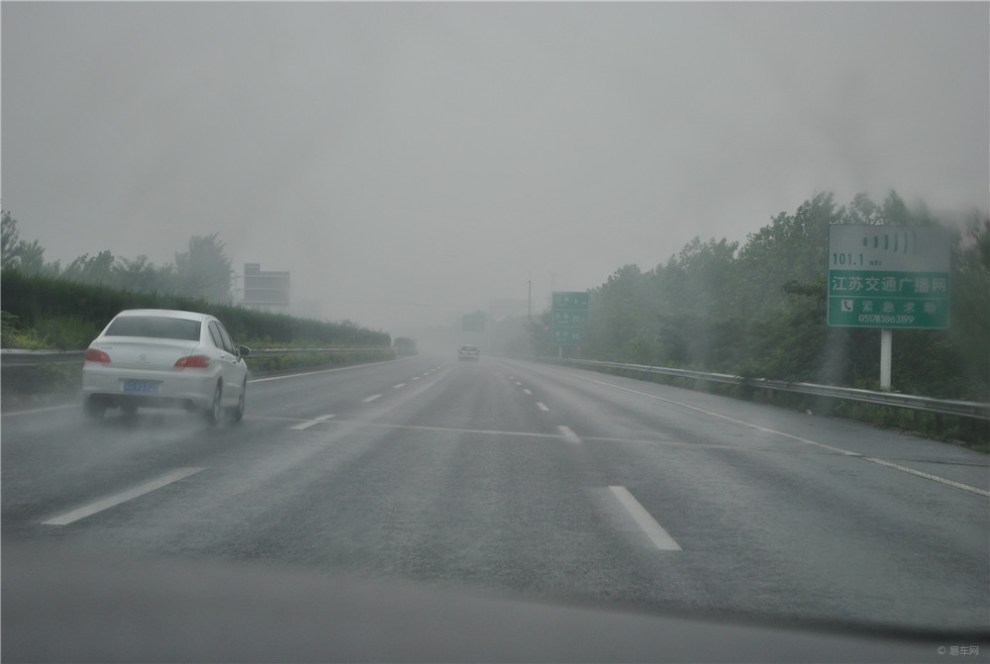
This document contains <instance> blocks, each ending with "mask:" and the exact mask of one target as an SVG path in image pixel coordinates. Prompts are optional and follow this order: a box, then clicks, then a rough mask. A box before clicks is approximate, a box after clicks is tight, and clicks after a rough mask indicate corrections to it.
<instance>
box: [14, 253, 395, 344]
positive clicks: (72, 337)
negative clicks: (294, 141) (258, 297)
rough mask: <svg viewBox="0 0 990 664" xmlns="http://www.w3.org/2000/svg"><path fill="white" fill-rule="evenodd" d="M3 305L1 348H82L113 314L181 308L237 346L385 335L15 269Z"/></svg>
mask: <svg viewBox="0 0 990 664" xmlns="http://www.w3.org/2000/svg"><path fill="white" fill-rule="evenodd" d="M0 279H2V281H0V303H2V306H3V312H4V316H3V321H2V323H3V325H2V329H3V338H2V345H3V346H4V347H7V348H12V347H20V348H24V347H35V348H57V349H64V350H77V349H82V348H85V347H86V346H87V345H88V344H89V342H90V341H91V340H92V339H93V338H94V337H95V336H96V335H97V334H99V332H100V331H101V330H102V329H103V328H104V326H106V324H107V323H108V322H109V321H110V319H111V318H113V316H115V315H116V314H117V313H118V312H119V311H122V310H124V309H142V308H148V309H182V310H187V311H199V312H203V313H209V314H211V315H214V316H216V317H217V318H219V319H220V320H221V321H223V324H224V325H225V326H226V327H227V329H228V330H229V331H230V333H231V335H232V336H233V337H234V339H235V340H237V342H238V343H246V344H248V345H252V344H255V345H259V346H261V345H271V346H291V345H297V346H305V345H312V346H319V347H341V348H346V347H355V346H358V347H383V348H387V347H390V346H391V338H390V336H389V335H388V333H386V332H381V331H373V330H369V329H367V328H363V327H360V326H358V325H355V324H354V323H351V322H349V321H345V322H342V323H329V322H324V321H318V320H312V319H304V318H296V317H293V316H288V315H285V314H276V313H268V312H262V311H255V310H252V309H245V308H243V307H237V306H232V305H217V304H209V303H207V302H204V301H202V300H192V299H189V298H182V297H177V296H174V295H160V294H149V293H138V292H131V291H126V290H114V289H108V288H101V287H99V286H92V285H88V284H81V283H76V282H71V281H66V280H63V279H57V278H52V277H45V276H26V275H23V274H21V273H20V272H18V271H16V270H10V269H8V270H4V271H3V273H2V275H0Z"/></svg>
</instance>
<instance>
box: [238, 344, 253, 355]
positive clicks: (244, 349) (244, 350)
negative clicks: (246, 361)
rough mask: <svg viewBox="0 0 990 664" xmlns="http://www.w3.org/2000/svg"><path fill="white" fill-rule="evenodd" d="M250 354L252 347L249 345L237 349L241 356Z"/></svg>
mask: <svg viewBox="0 0 990 664" xmlns="http://www.w3.org/2000/svg"><path fill="white" fill-rule="evenodd" d="M250 354H251V349H250V348H248V347H247V346H241V347H240V348H238V349H237V355H238V356H240V357H247V356H248V355H250Z"/></svg>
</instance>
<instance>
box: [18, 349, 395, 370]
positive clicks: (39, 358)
mask: <svg viewBox="0 0 990 664" xmlns="http://www.w3.org/2000/svg"><path fill="white" fill-rule="evenodd" d="M374 350H390V349H389V348H386V347H384V346H381V347H375V348H258V349H255V348H252V349H251V354H250V355H249V356H248V357H252V356H269V355H291V354H293V353H342V354H343V353H362V352H366V351H374ZM84 352H85V351H81V350H67V351H60V350H18V349H10V348H2V349H0V363H2V366H4V367H32V366H38V365H41V364H71V363H75V362H82V359H83V353H84Z"/></svg>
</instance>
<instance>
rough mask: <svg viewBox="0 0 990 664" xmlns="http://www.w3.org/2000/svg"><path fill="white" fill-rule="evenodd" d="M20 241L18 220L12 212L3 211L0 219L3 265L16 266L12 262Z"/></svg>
mask: <svg viewBox="0 0 990 664" xmlns="http://www.w3.org/2000/svg"><path fill="white" fill-rule="evenodd" d="M19 243H20V233H19V232H18V231H17V220H16V219H14V218H13V217H12V216H11V214H10V212H8V211H7V210H4V211H3V214H2V220H0V264H2V265H3V267H5V268H6V267H14V266H13V265H12V262H13V261H14V259H15V257H16V255H17V254H16V252H15V250H16V247H17V245H18V244H19Z"/></svg>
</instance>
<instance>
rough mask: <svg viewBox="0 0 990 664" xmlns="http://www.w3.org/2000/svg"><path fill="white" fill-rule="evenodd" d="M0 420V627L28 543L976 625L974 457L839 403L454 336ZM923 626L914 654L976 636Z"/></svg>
mask: <svg viewBox="0 0 990 664" xmlns="http://www.w3.org/2000/svg"><path fill="white" fill-rule="evenodd" d="M2 424H3V429H2V436H3V438H2V501H3V502H2V537H3V539H2V542H3V550H4V557H3V577H4V591H5V597H4V607H5V612H4V630H3V631H4V634H3V636H4V641H5V642H8V643H10V642H12V641H13V640H14V638H15V637H16V635H17V630H18V629H19V627H20V625H21V624H20V623H17V622H14V620H15V618H16V615H13V614H12V609H11V608H10V607H12V606H16V604H11V603H10V601H8V600H10V598H9V597H8V596H7V591H8V587H9V586H10V585H11V583H9V581H10V580H14V579H20V578H21V577H22V576H24V575H25V574H27V572H26V571H24V570H26V569H27V567H24V568H23V569H22V568H21V567H20V566H19V562H18V561H19V560H20V558H18V556H17V552H18V551H21V550H28V551H33V550H42V549H44V550H53V549H57V550H58V551H61V552H70V553H71V554H73V555H76V554H78V557H79V559H80V560H83V559H86V558H87V557H90V558H92V557H93V556H103V555H104V553H105V554H106V556H107V559H108V560H111V559H113V560H127V559H129V558H130V557H132V556H133V557H135V558H141V559H144V557H148V556H153V557H155V558H156V559H161V560H179V561H185V560H190V561H203V562H209V563H210V564H214V565H216V564H219V565H221V566H237V567H238V568H241V567H247V568H249V569H252V570H255V571H258V572H260V573H264V572H265V571H266V570H273V572H272V573H273V574H274V573H275V572H274V570H279V571H280V572H281V571H284V570H304V571H305V572H307V573H314V572H315V573H316V574H337V573H346V574H348V575H353V576H355V577H356V578H362V579H370V580H373V581H374V582H376V583H379V584H385V586H386V587H387V586H388V584H392V583H394V584H396V587H400V586H402V585H403V584H408V583H414V584H425V585H426V586H428V587H431V588H432V587H436V588H441V589H446V590H453V591H457V592H460V591H463V592H468V593H474V592H484V593H487V592H494V593H497V594H498V596H500V597H512V598H522V599H524V600H527V601H535V602H552V603H563V604H567V605H572V606H583V607H596V608H601V609H605V610H611V609H615V610H621V611H645V612H647V613H649V612H666V613H667V614H671V613H673V614H674V615H677V614H683V615H689V616H694V615H707V616H714V617H716V618H719V617H723V616H726V617H732V618H743V619H747V620H755V621H758V622H764V623H767V624H775V623H788V624H790V623H797V624H805V623H806V624H810V625H814V624H823V625H824V624H828V625H838V626H839V627H840V628H841V627H843V626H849V627H850V628H853V629H864V630H867V631H868V630H871V629H877V630H882V629H886V628H896V629H901V630H905V631H907V632H911V631H918V632H919V633H921V632H925V633H932V632H940V631H946V632H950V633H985V632H986V631H987V629H988V625H990V473H988V458H987V456H986V455H985V454H980V453H977V452H973V451H971V450H967V449H965V448H962V447H958V446H954V445H951V444H945V443H939V442H935V441H930V440H924V439H919V438H915V437H911V436H906V435H902V434H898V433H893V432H886V431H878V430H875V429H872V428H869V427H866V426H863V425H860V424H856V423H851V422H847V421H842V420H837V419H831V418H825V417H818V416H814V415H809V414H803V413H796V412H792V411H787V410H782V409H778V408H774V407H770V406H763V405H757V404H752V403H747V402H743V401H737V400H732V399H727V398H723V397H718V396H714V395H709V394H704V393H700V392H693V391H688V390H681V389H677V388H672V387H667V386H662V385H657V384H652V383H647V382H640V381H635V380H630V379H626V378H620V377H615V376H609V375H604V374H599V373H594V372H589V371H583V370H576V369H568V368H560V367H555V366H547V365H541V364H537V363H529V362H522V361H511V360H503V359H497V358H488V357H486V358H483V359H482V360H480V361H478V362H466V361H465V362H459V361H457V359H456V356H455V355H453V354H452V355H451V356H450V357H429V356H416V357H412V358H405V359H401V360H396V361H391V362H383V363H376V364H370V365H363V366H357V367H349V368H343V369H334V370H327V371H316V372H306V373H302V374H298V375H292V376H283V377H277V378H261V379H255V380H252V381H251V383H250V384H249V390H248V406H247V414H246V416H245V419H244V421H243V422H241V423H239V424H226V425H224V426H221V427H220V428H218V429H210V428H209V427H207V426H206V424H205V422H202V421H201V418H199V417H197V416H195V415H193V414H190V413H185V412H181V411H153V410H145V409H142V410H141V411H140V412H139V413H138V416H137V418H136V419H135V420H128V419H126V418H124V417H121V416H117V415H116V414H115V413H110V414H108V417H107V419H106V421H104V422H101V423H92V422H87V421H86V420H85V419H84V416H83V414H82V411H81V408H80V407H79V406H78V405H72V406H63V407H55V408H47V409H42V410H36V411H26V412H4V413H3V418H2ZM25 547H26V548H25ZM8 553H10V555H8ZM25 564H26V563H25ZM31 573H32V574H35V575H37V574H38V572H37V571H32V572H31ZM61 573H63V574H69V575H71V574H72V569H71V566H70V568H69V569H68V570H66V569H62V570H61ZM10 592H13V591H12V590H11V591H10ZM974 643H975V642H974ZM21 646H23V644H18V647H21ZM944 647H945V648H946V650H945V651H944V652H942V651H939V652H938V653H934V654H933V657H932V659H933V660H934V661H948V660H951V659H960V660H962V661H986V660H987V658H988V656H990V652H987V646H986V645H984V646H983V649H982V650H981V651H979V652H972V651H969V650H966V651H964V652H965V653H967V654H963V655H959V654H958V652H959V651H958V648H960V647H961V648H967V649H968V648H970V647H972V648H976V645H971V644H969V643H967V642H961V643H955V642H949V641H947V642H946V643H945V645H944ZM949 648H957V650H956V655H952V654H951V653H950V652H949V650H948V649H949ZM16 652H18V653H22V654H23V653H30V652H31V651H30V650H17V651H16ZM688 658H690V657H689V656H688ZM940 658H941V659H940Z"/></svg>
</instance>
